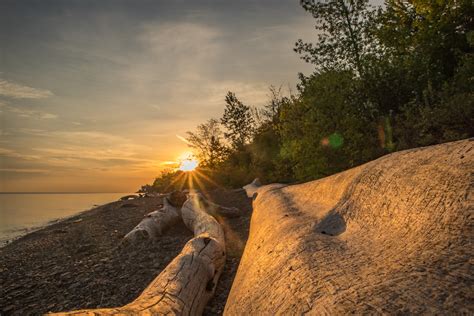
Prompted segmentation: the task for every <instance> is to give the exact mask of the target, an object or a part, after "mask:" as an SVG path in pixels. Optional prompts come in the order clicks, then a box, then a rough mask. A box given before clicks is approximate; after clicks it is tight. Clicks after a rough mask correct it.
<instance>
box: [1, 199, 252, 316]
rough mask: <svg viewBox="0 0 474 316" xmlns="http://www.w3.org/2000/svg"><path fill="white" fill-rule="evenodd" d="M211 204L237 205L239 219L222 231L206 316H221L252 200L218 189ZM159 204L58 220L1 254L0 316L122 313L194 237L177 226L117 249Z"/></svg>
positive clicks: (128, 204)
mask: <svg viewBox="0 0 474 316" xmlns="http://www.w3.org/2000/svg"><path fill="white" fill-rule="evenodd" d="M210 194H211V196H213V200H214V202H216V203H219V204H222V205H226V206H237V207H239V208H240V209H242V214H243V216H242V217H239V218H236V219H234V218H232V219H231V218H219V219H218V220H219V221H223V223H225V225H226V227H227V228H226V229H227V230H228V231H226V239H228V238H229V241H228V244H229V245H228V246H229V247H228V250H227V252H228V254H229V255H228V259H227V262H226V266H225V270H224V273H223V275H222V276H221V280H220V281H219V284H218V288H217V290H216V294H215V296H214V298H212V299H211V301H210V303H209V304H208V306H207V307H206V310H205V314H206V315H220V314H221V313H222V312H223V308H224V305H225V301H226V299H227V295H228V292H229V291H230V286H231V284H232V281H233V278H234V276H235V272H236V270H237V266H238V263H239V262H240V257H241V254H242V251H243V246H244V245H245V242H246V239H247V237H248V227H249V221H250V215H251V201H250V200H249V199H248V198H247V197H246V196H245V195H243V194H242V195H239V194H238V193H234V192H231V191H225V190H216V191H213V192H211V193H210ZM161 203H162V200H161V198H157V197H143V198H137V199H134V200H128V201H114V202H110V203H106V204H104V205H100V206H98V207H94V208H91V209H88V210H84V211H81V212H79V213H76V214H73V215H71V216H68V217H67V218H61V219H59V220H55V221H53V222H51V223H49V224H48V225H46V226H43V227H41V228H39V229H37V230H35V231H33V232H28V233H27V234H25V235H23V236H21V237H19V238H17V239H15V240H13V241H11V242H9V243H8V244H6V245H5V246H3V247H1V248H0V283H1V284H2V287H1V288H0V312H1V313H3V314H7V315H10V314H11V315H32V314H34V315H37V314H44V313H47V312H50V311H51V312H60V311H69V310H75V309H80V308H97V307H114V306H122V305H125V304H127V303H129V302H130V301H132V300H134V299H135V298H136V297H137V296H138V295H139V294H140V293H141V292H142V291H143V290H144V289H145V288H146V287H147V286H148V284H149V283H150V282H151V281H152V280H153V279H154V278H155V277H156V276H157V275H158V274H159V273H160V272H161V271H162V270H163V269H164V268H165V267H166V266H167V265H168V263H169V262H171V260H173V259H174V258H175V257H176V255H177V254H178V253H179V252H180V251H181V249H182V247H183V246H184V244H185V243H186V242H187V241H188V240H189V239H190V238H192V233H191V232H190V231H189V230H188V229H187V228H186V227H185V226H184V224H183V223H179V224H178V225H176V226H175V227H172V228H171V229H170V230H168V231H167V232H165V233H164V235H163V236H160V237H159V238H158V239H157V240H156V241H155V242H148V243H145V244H142V245H138V246H136V247H133V248H132V249H130V248H127V249H124V250H119V249H118V248H117V246H118V244H119V243H120V241H121V239H122V238H123V236H124V235H125V234H126V233H128V232H129V231H130V230H131V229H132V228H133V227H134V226H135V225H136V224H138V223H139V222H140V221H141V219H142V218H143V216H144V215H146V214H148V213H149V212H151V211H153V210H155V209H157V208H158V207H159V206H160V205H161Z"/></svg>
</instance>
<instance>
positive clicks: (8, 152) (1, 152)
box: [0, 147, 40, 160]
mask: <svg viewBox="0 0 474 316" xmlns="http://www.w3.org/2000/svg"><path fill="white" fill-rule="evenodd" d="M1 156H3V157H11V158H15V159H24V160H38V159H40V157H39V156H36V155H26V154H21V153H19V152H17V151H15V150H13V149H9V148H2V147H0V157H1Z"/></svg>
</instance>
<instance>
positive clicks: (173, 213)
mask: <svg viewBox="0 0 474 316" xmlns="http://www.w3.org/2000/svg"><path fill="white" fill-rule="evenodd" d="M179 218H180V216H179V212H178V209H177V208H176V207H174V206H173V205H171V203H170V202H169V201H168V198H167V197H164V198H163V207H162V208H161V209H158V210H156V211H153V212H151V213H148V214H147V215H146V216H145V218H143V220H142V221H141V222H140V223H139V224H138V225H137V226H135V228H133V229H132V230H131V231H130V232H129V233H128V234H127V235H125V237H123V240H122V243H121V245H122V246H129V245H133V244H136V243H138V242H141V241H143V240H147V239H155V238H156V237H158V236H161V235H162V234H163V232H164V231H165V230H167V229H168V228H169V227H171V226H173V225H175V224H176V223H177V222H178V221H179Z"/></svg>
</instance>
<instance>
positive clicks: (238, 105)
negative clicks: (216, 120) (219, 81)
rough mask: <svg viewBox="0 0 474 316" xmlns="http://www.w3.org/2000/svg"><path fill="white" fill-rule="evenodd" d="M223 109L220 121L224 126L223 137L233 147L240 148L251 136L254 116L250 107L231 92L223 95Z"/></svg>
mask: <svg viewBox="0 0 474 316" xmlns="http://www.w3.org/2000/svg"><path fill="white" fill-rule="evenodd" d="M225 102H226V105H225V110H224V115H223V116H222V118H221V123H222V125H224V127H225V128H226V132H225V133H224V135H225V137H226V138H227V139H228V140H229V141H230V143H231V144H232V146H233V147H234V149H240V148H242V147H243V146H244V145H245V144H246V143H247V142H248V141H249V140H250V139H251V137H252V134H253V130H254V118H253V117H252V113H251V111H250V107H249V106H247V105H245V104H243V103H242V102H241V101H240V100H239V99H237V97H236V96H235V94H234V93H233V92H228V93H227V95H226V97H225Z"/></svg>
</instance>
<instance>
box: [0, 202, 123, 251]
mask: <svg viewBox="0 0 474 316" xmlns="http://www.w3.org/2000/svg"><path fill="white" fill-rule="evenodd" d="M127 194H130V193H67V194H66V193H53V194H50V193H33V194H31V193H17V194H10V193H2V194H0V246H2V245H3V244H4V243H5V241H6V240H9V239H13V238H16V237H19V236H21V235H24V234H25V233H27V232H30V231H32V230H35V229H37V228H39V227H41V226H44V225H46V224H48V223H49V222H51V221H54V220H57V219H60V218H64V217H69V216H72V215H74V214H77V213H80V212H82V211H85V210H88V209H91V208H93V207H94V205H101V204H105V203H108V202H113V201H116V200H118V199H119V198H120V197H122V196H124V195H127Z"/></svg>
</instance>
